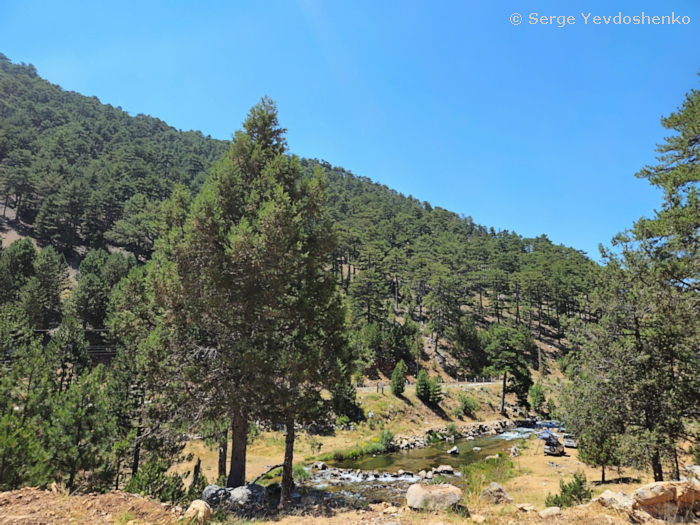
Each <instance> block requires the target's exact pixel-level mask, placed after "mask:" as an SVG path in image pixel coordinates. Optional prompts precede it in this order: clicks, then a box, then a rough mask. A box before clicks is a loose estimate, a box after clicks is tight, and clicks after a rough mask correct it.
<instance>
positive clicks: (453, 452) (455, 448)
mask: <svg viewBox="0 0 700 525" xmlns="http://www.w3.org/2000/svg"><path fill="white" fill-rule="evenodd" d="M447 453H448V454H459V449H458V448H457V445H455V446H454V447H452V448H451V449H450V450H448V451H447Z"/></svg>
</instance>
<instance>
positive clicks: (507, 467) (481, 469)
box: [460, 453, 516, 495]
mask: <svg viewBox="0 0 700 525" xmlns="http://www.w3.org/2000/svg"><path fill="white" fill-rule="evenodd" d="M460 472H461V473H462V479H464V482H465V483H466V486H467V488H466V492H467V493H468V494H472V495H477V494H480V493H481V491H482V490H483V489H484V488H485V487H487V486H488V485H490V484H491V483H493V482H496V483H498V484H499V485H503V484H505V483H506V482H507V481H508V480H509V479H511V478H513V477H515V475H516V471H515V468H514V467H513V462H512V461H511V460H510V459H508V457H506V456H505V455H503V454H501V453H499V454H498V457H497V458H495V459H489V460H488V461H485V460H482V461H477V462H475V463H470V464H468V465H462V466H461V467H460Z"/></svg>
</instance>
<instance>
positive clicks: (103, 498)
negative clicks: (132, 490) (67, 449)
mask: <svg viewBox="0 0 700 525" xmlns="http://www.w3.org/2000/svg"><path fill="white" fill-rule="evenodd" d="M179 515H180V514H178V513H177V509H176V510H175V512H173V509H171V508H170V506H169V505H165V506H164V505H163V504H161V503H159V502H157V501H154V500H152V499H150V498H140V497H137V496H134V495H133V494H126V493H124V492H110V493H108V494H86V495H84V496H69V495H68V494H66V493H64V492H61V491H60V490H55V491H52V490H40V489H37V488H23V489H21V490H13V491H11V492H0V525H10V524H12V525H72V524H83V523H85V524H88V523H116V524H120V525H126V524H127V523H128V524H129V525H136V523H151V524H152V525H165V524H172V523H175V522H176V520H177V518H178V517H179ZM130 522H131V523H130Z"/></svg>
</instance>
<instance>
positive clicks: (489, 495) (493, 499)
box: [479, 482, 513, 505]
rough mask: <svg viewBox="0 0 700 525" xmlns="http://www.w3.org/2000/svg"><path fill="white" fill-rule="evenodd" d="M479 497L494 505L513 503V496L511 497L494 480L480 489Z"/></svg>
mask: <svg viewBox="0 0 700 525" xmlns="http://www.w3.org/2000/svg"><path fill="white" fill-rule="evenodd" d="M479 499H481V500H483V501H485V502H487V503H492V504H494V505H499V504H501V503H513V498H511V497H510V496H509V495H508V493H507V492H506V491H505V490H503V487H501V486H500V485H499V484H498V483H496V482H492V483H491V484H490V485H489V486H488V487H486V488H485V489H484V490H482V491H481V494H480V495H479Z"/></svg>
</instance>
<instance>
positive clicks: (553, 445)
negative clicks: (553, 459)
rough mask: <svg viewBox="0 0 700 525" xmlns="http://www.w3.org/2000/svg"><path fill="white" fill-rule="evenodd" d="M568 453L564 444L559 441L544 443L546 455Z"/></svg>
mask: <svg viewBox="0 0 700 525" xmlns="http://www.w3.org/2000/svg"><path fill="white" fill-rule="evenodd" d="M564 454H566V452H565V450H564V445H562V444H561V443H560V442H559V441H548V442H547V443H545V445H544V455H545V456H563V455H564Z"/></svg>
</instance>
